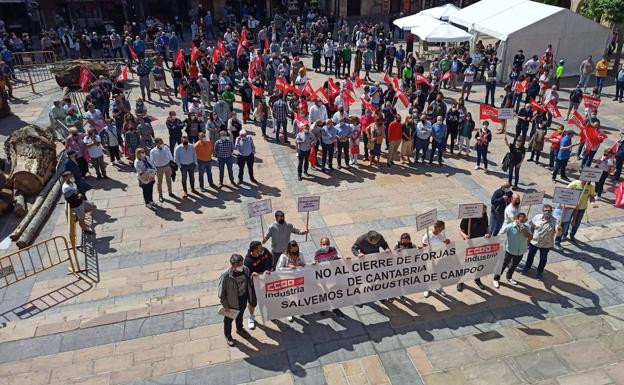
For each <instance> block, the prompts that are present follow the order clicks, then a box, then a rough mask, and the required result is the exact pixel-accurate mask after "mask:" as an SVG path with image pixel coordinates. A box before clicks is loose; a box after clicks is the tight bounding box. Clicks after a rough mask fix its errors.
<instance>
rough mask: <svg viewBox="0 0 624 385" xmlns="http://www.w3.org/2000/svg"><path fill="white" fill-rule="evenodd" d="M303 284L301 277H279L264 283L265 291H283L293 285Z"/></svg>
mask: <svg viewBox="0 0 624 385" xmlns="http://www.w3.org/2000/svg"><path fill="white" fill-rule="evenodd" d="M298 286H303V277H294V278H287V279H280V280H279V281H273V282H269V283H267V284H266V285H264V290H265V291H266V292H276V291H283V290H287V289H290V288H293V287H298Z"/></svg>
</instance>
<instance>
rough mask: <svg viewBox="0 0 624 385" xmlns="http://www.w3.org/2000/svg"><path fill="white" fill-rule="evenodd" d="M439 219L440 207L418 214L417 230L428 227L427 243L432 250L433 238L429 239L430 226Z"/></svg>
mask: <svg viewBox="0 0 624 385" xmlns="http://www.w3.org/2000/svg"><path fill="white" fill-rule="evenodd" d="M437 221H438V209H433V210H430V211H427V212H426V213H424V214H420V215H417V216H416V231H420V230H422V229H427V245H429V250H431V240H430V239H429V227H430V226H433V225H434V224H435V223H436V222H437Z"/></svg>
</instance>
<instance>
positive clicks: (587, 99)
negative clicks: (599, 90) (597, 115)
mask: <svg viewBox="0 0 624 385" xmlns="http://www.w3.org/2000/svg"><path fill="white" fill-rule="evenodd" d="M583 105H584V106H585V108H588V109H592V110H597V109H598V107H600V98H594V97H593V96H589V95H583Z"/></svg>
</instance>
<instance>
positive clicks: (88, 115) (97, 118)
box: [84, 104, 104, 131]
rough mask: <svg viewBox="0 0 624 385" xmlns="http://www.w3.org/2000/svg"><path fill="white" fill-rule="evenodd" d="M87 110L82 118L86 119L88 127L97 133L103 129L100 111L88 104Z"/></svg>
mask: <svg viewBox="0 0 624 385" xmlns="http://www.w3.org/2000/svg"><path fill="white" fill-rule="evenodd" d="M88 108H89V110H88V111H87V112H85V114H84V117H85V119H87V123H89V126H90V127H91V128H95V129H96V130H98V131H99V130H101V129H102V128H104V116H103V115H102V111H100V110H98V109H97V108H95V106H94V105H93V104H89V107H88Z"/></svg>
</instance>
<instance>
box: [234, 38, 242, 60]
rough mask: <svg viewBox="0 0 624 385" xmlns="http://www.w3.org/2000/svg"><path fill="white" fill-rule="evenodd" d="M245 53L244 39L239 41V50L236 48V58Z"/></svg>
mask: <svg viewBox="0 0 624 385" xmlns="http://www.w3.org/2000/svg"><path fill="white" fill-rule="evenodd" d="M242 53H243V39H241V40H239V42H238V48H236V57H239V56H240V55H241V54H242Z"/></svg>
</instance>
